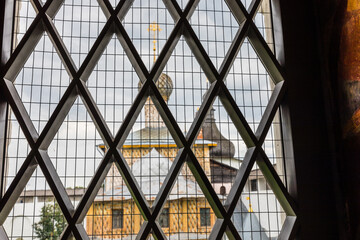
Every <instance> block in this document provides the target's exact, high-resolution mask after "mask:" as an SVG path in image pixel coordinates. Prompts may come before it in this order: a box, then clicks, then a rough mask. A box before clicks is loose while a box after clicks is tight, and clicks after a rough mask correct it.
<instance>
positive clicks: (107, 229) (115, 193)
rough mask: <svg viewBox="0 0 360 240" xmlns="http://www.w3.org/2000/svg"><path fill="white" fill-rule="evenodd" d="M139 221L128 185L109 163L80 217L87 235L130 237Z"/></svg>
mask: <svg viewBox="0 0 360 240" xmlns="http://www.w3.org/2000/svg"><path fill="white" fill-rule="evenodd" d="M115 171H116V172H115ZM143 221H144V220H143V217H142V215H141V213H140V210H139V209H138V207H137V205H136V203H135V201H134V199H133V198H132V196H131V194H130V191H129V189H128V188H127V187H126V184H125V182H124V180H123V178H122V177H121V176H120V175H119V173H118V171H117V169H116V168H115V166H114V165H113V167H112V168H111V169H110V171H109V173H108V174H107V177H106V181H105V182H104V184H103V185H102V187H101V188H100V190H99V192H98V193H97V195H96V197H95V199H94V201H93V203H92V205H91V207H90V209H89V211H88V212H87V215H86V218H85V220H84V223H83V224H84V226H85V229H86V232H87V234H88V236H89V237H90V239H92V238H100V239H106V238H113V239H134V238H135V237H136V235H137V233H138V232H139V230H140V226H141V224H142V223H143Z"/></svg>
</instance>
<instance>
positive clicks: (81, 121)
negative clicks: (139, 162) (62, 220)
mask: <svg viewBox="0 0 360 240" xmlns="http://www.w3.org/2000/svg"><path fill="white" fill-rule="evenodd" d="M102 142H103V141H102V139H101V137H100V135H99V134H98V132H97V130H96V127H95V125H94V123H93V122H92V120H91V118H90V116H89V114H88V112H87V110H86V108H85V106H84V105H83V103H82V101H81V99H80V98H79V99H78V100H77V101H75V103H74V105H73V106H72V107H71V109H70V112H69V114H68V116H67V117H66V118H65V120H64V122H63V124H62V125H61V127H60V128H59V131H58V132H57V134H56V136H55V138H54V140H53V141H52V142H51V144H50V146H49V149H48V153H49V156H50V159H51V161H52V163H53V165H54V167H55V168H56V171H57V173H58V174H59V177H60V180H61V181H62V183H63V185H64V186H65V188H66V189H67V190H69V191H70V190H75V192H77V190H79V192H81V194H80V196H82V194H83V193H84V190H85V188H86V187H87V186H88V184H89V182H90V180H91V178H92V177H93V176H94V174H95V171H96V169H97V167H98V165H99V163H100V161H101V159H102V154H103V152H102V151H101V149H100V148H99V145H101V144H102ZM76 199H77V198H71V200H72V201H73V204H74V205H76V204H77V203H78V201H76Z"/></svg>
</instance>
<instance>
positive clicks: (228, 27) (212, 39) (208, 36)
mask: <svg viewBox="0 0 360 240" xmlns="http://www.w3.org/2000/svg"><path fill="white" fill-rule="evenodd" d="M190 23H191V26H192V28H193V29H194V31H195V33H196V35H197V37H198V38H199V40H200V42H201V44H202V45H203V47H204V48H205V50H206V52H207V53H208V55H209V57H210V59H211V60H212V62H213V64H214V65H215V67H216V68H219V67H220V66H221V63H222V62H223V60H224V57H225V55H226V53H227V51H228V49H229V47H230V45H231V43H232V41H233V40H234V38H235V35H236V33H237V31H238V29H239V25H238V23H237V21H236V19H235V18H234V16H233V15H232V13H231V12H230V11H229V8H228V6H227V5H226V3H225V1H209V0H200V2H199V5H198V6H197V8H196V10H195V12H194V14H193V15H192V17H191V18H190Z"/></svg>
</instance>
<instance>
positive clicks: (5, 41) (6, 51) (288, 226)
mask: <svg viewBox="0 0 360 240" xmlns="http://www.w3.org/2000/svg"><path fill="white" fill-rule="evenodd" d="M55 2H57V3H58V2H60V1H55ZM254 2H255V4H256V3H257V4H258V2H259V1H254ZM227 3H228V4H229V6H231V8H232V9H233V13H235V15H236V16H237V17H238V18H242V20H244V19H245V18H249V16H247V15H245V16H244V15H243V14H242V13H240V12H242V11H244V9H241V7H240V8H239V5H238V4H237V1H235V0H227ZM1 4H3V5H4V7H3V8H1V9H2V11H1V14H0V17H1V19H2V20H3V24H1V25H2V26H1V29H0V30H1V40H2V42H1V50H2V51H1V66H2V67H4V66H5V64H6V62H7V61H8V60H9V59H10V53H11V52H12V46H11V45H12V30H13V29H12V26H13V14H14V7H15V1H14V0H5V1H2V3H1ZM277 4H278V1H274V3H273V6H277ZM35 5H36V4H35ZM45 5H46V4H45ZM278 5H279V4H278ZM36 7H37V8H39V11H42V10H41V6H39V5H36ZM104 7H105V6H104ZM273 9H274V7H273ZM275 9H277V8H276V7H275ZM46 11H47V12H46V14H49V15H51V14H55V11H56V6H54V5H51V6H50V7H49V8H48V9H47V10H46ZM169 11H171V13H172V15H173V16H174V18H178V19H180V16H179V12H177V11H178V9H176V8H170V9H169ZM254 13H255V12H250V14H254ZM110 15H111V13H110ZM180 15H182V14H180ZM185 17H186V16H185ZM272 17H273V19H278V20H280V16H279V12H277V11H275V13H274V12H273V16H272ZM246 22H247V23H250V22H251V20H250V19H248V20H246ZM274 22H276V21H274ZM47 24H49V22H47V23H45V25H46V27H47V28H49V25H47ZM280 26H281V20H280ZM50 28H51V26H50ZM274 31H275V32H276V31H277V29H275V30H274ZM179 32H180V31H179ZM182 34H184V33H182ZM192 34H193V33H192V32H185V34H184V35H187V36H188V37H189V38H191V37H194V36H193V35H192ZM248 34H256V32H255V33H254V32H252V33H248ZM176 37H177V36H173V38H176ZM275 39H276V38H275ZM192 40H193V39H192ZM258 40H259V42H257V41H255V42H252V43H253V44H254V45H257V48H256V50H257V51H258V54H259V55H261V56H262V57H263V60H264V61H267V64H270V65H271V64H273V63H274V60H276V59H274V58H273V59H272V58H269V56H268V55H267V54H269V49H267V48H266V46H265V44H266V43H264V42H261V39H258ZM189 41H190V40H189ZM197 45H198V43H197V42H196V41H195V42H191V41H190V47H192V48H193V51H195V55H197V56H198V58H200V62H203V64H204V65H207V62H208V61H209V60H208V59H206V58H205V59H204V58H203V57H204V55H202V54H203V53H201V51H200V52H199V49H198V48H197V47H198V46H197ZM281 46H282V45H281V44H280V49H279V51H280V52H281V51H282V50H283V48H282V47H281ZM58 47H59V46H58ZM133 50H134V49H131V47H130V51H133ZM60 53H61V55H62V56H66V53H65V52H62V51H61V50H60ZM164 58H166V53H164V54H162V55H160V57H159V59H164ZM132 60H134V61H136V59H132ZM20 64H21V63H20ZM159 64H160V65H163V64H164V63H159ZM159 64H157V65H156V64H155V66H156V67H157V68H160V67H161V66H160V65H159ZM272 67H273V68H272V69H270V70H271V71H273V74H280V75H281V73H278V72H277V71H278V70H279V69H277V67H279V66H272ZM268 70H269V69H268ZM206 72H207V73H208V74H209V75H210V76H211V78H210V79H209V80H210V81H211V82H213V81H214V78H213V77H214V76H213V73H211V69H206ZM152 74H153V77H154V79H157V78H156V76H157V75H159V74H160V72H159V71H154V72H153V73H152ZM2 77H4V76H2ZM215 79H216V77H215ZM146 84H147V85H146ZM145 85H146V86H147V87H148V88H152V87H153V86H155V85H154V84H153V83H151V81H146V82H145V84H144V86H145ZM219 86H220V85H219ZM219 86H218V88H219ZM80 88H81V86H80ZM143 88H144V87H143ZM279 88H280V89H281V87H279ZM152 89H153V91H155V92H154V95H155V96H151V97H155V98H157V99H160V97H159V96H158V95H159V93H158V92H156V90H155V89H154V88H152ZM80 92H82V94H85V95H86V89H81V90H80ZM214 93H215V91H213V92H209V94H208V95H207V96H206V97H205V99H207V98H209V97H212V96H213V95H211V94H214ZM145 94H146V93H145V90H143V91H142V92H140V95H142V96H143V99H146V97H145ZM222 94H225V95H228V94H229V93H222ZM3 96H5V97H3ZM12 97H13V95H11V92H6V94H3V95H2V96H1V97H0V154H1V158H2V159H1V164H0V170H1V173H2V177H1V180H0V183H1V185H2V187H1V190H0V191H1V196H2V199H1V200H2V201H3V202H4V204H5V205H6V204H8V205H6V207H5V209H7V210H3V211H2V212H1V213H0V215H1V214H3V215H2V218H0V219H2V220H3V221H4V220H5V219H6V216H7V211H8V209H9V208H10V209H11V204H13V203H14V200H12V201H9V199H10V198H15V201H16V199H17V197H16V196H17V195H18V194H19V193H18V191H19V190H17V191H15V190H16V189H15V188H10V189H9V191H8V195H6V194H5V193H4V187H5V186H4V184H3V179H4V169H5V167H6V166H5V150H6V147H5V146H6V144H5V141H6V131H7V119H8V112H9V110H8V109H9V106H8V103H11V104H13V106H17V104H18V103H17V102H16V101H15V100H14V101H15V102H11V101H10V99H12ZM89 101H90V100H89ZM224 101H226V99H224ZM140 102H141V101H140ZM156 103H157V104H158V105H157V108H158V109H162V110H164V107H165V106H164V105H161V104H162V103H161V102H160V103H158V102H156ZM226 103H227V104H229V105H226V106H228V107H229V109H230V106H232V105H234V103H233V102H231V101H230V102H226ZM135 104H136V103H134V105H135ZM273 104H278V103H277V102H276V101H275V102H273ZM208 107H209V105H207V104H205V105H203V106H202V107H201V108H200V114H199V116H200V118H202V119H203V118H204V113H206V111H207V109H208ZM280 109H281V112H283V111H282V110H283V108H282V106H281V105H280ZM14 110H15V111H17V114H18V116H20V117H23V114H24V113H23V112H21V109H16V107H15V109H14ZM137 111H138V109H137V108H135V107H134V109H133V110H132V112H130V115H131V114H135V113H136V112H137ZM160 113H161V115H162V117H163V118H164V120H165V122H166V123H168V124H170V125H171V124H172V123H173V124H174V119H172V118H171V117H169V115H167V114H169V112H168V113H167V112H166V110H165V112H164V111H160ZM92 114H95V115H96V112H92ZM236 114H238V112H236V111H234V109H233V110H232V112H231V113H230V116H231V117H232V118H233V121H234V120H235V121H239V120H240V121H241V119H239V118H238V116H236ZM281 115H282V116H281V118H282V119H283V118H284V114H283V113H282V114H281ZM285 115H286V112H285ZM285 117H287V116H285ZM21 119H22V120H23V121H20V125H23V126H24V127H27V125H28V124H29V120H30V119H26V116H25V118H21ZM129 120H130V119H129ZM30 122H31V120H30ZM199 122H200V121H199ZM270 123H271V122H270ZM170 125H167V126H168V127H170V129H169V130H170V132H171V133H172V134H173V135H174V136H176V137H175V138H174V140H175V141H176V142H177V144H179V145H181V146H183V147H185V148H189V147H190V146H187V143H185V139H182V136H181V134H180V135H179V132H177V131H178V130H177V129H176V128H174V126H173V125H172V126H170ZM174 125H175V124H174ZM264 127H265V128H266V127H268V126H266V124H265V126H264ZM282 127H283V129H284V128H285V129H288V128H289V127H290V125H289V124H288V123H287V122H286V121H284V122H283V121H282ZM48 131H49V134H50V135H52V134H54V133H53V132H52V131H53V130H51V129H48ZM283 132H284V131H283ZM285 132H286V131H285ZM33 134H34V133H33V132H31V131H29V132H27V133H26V134H25V135H26V137H27V138H28V140H29V139H32V138H33V137H34V136H33ZM191 134H192V133H191ZM35 135H36V134H35ZM245 135H246V133H245ZM289 136H291V135H289ZM245 138H251V136H245ZM47 140H49V139H47ZM287 140H288V138H286V141H287ZM286 141H285V146H284V148H285V150H284V152H285V157H284V158H285V163H286V171H287V172H286V175H287V177H289V178H290V180H291V185H290V187H289V185H288V189H289V192H290V195H293V196H294V195H295V194H294V193H296V176H295V171H294V162H293V159H294V158H293V157H291V156H293V153H292V148H291V143H288V142H287V143H286ZM34 144H35V143H33V144H30V145H32V147H34V146H35V145H34ZM287 144H290V145H287ZM37 147H39V146H37ZM37 150H38V149H37ZM110 150H111V149H110ZM251 150H252V151H258V150H257V147H255V148H254V149H251ZM36 154H38V155H37V157H39V158H41V157H42V155H41V154H43V152H37V153H36ZM289 156H290V157H289ZM31 163H33V162H31ZM193 163H194V164H195V170H194V171H195V172H196V173H197V174H194V175H195V177H196V178H197V179H196V180H197V181H199V182H202V184H204V181H205V185H201V186H205V188H207V189H210V188H211V187H210V186H208V183H207V182H206V179H205V178H204V175H203V173H201V171H200V172H199V167H198V166H197V165H196V161H195V162H193ZM29 164H30V163H29ZM120 164H123V162H120ZM264 167H265V168H270V175H273V174H274V172H271V171H273V169H272V168H271V166H269V165H266V166H264ZM45 168H46V167H45ZM26 170H28V169H24V175H23V176H22V179H19V181H18V182H19V183H21V182H23V181H21V180H24V179H26V178H28V177H29V176H31V175H32V172H26ZM47 170H49V169H47ZM45 175H46V177H47V180H48V181H49V179H50V180H51V181H50V186H51V188H52V190H55V191H54V195H55V198H56V199H57V200H60V202H59V205H60V207H61V209H62V211H63V213H64V215H65V217H66V219H67V221H68V222H72V220H71V219H72V216H71V214H70V212H71V211H70V206H69V204H68V203H67V202H66V201H65V200H64V199H65V196H66V195H67V194H66V192H65V193H64V192H63V191H62V189H61V188H60V187H59V186H58V185H57V184H56V181H54V179H53V178H54V177H55V175H57V174H56V171H55V172H54V171H53V170H49V171H48V172H47V174H45ZM205 177H206V176H205ZM270 177H271V176H270ZM97 180H99V178H98V179H97ZM129 180H131V181H130V183H129V184H130V185H132V184H133V183H134V182H135V181H133V179H131V178H130V179H129ZM240 180H241V179H240ZM272 180H273V184H275V185H279V184H280V185H281V183H280V180H279V179H276V178H275V180H274V179H272ZM98 182H99V181H98ZM94 184H95V183H94ZM133 186H135V185H133ZM96 187H100V186H97V185H96ZM20 190H21V189H20ZM135 190H136V187H135ZM277 190H278V192H277V193H278V194H280V195H282V196H283V197H284V198H285V199H286V200H285V201H286V202H288V205H289V208H292V210H294V209H293V208H295V204H294V203H293V200H292V199H291V198H290V195H287V194H288V193H287V192H286V191H285V192H284V188H282V189H281V188H280V189H277ZM134 194H135V196H136V197H135V198H136V199H137V200H139V199H141V198H142V196H141V193H139V192H137V191H135V193H134ZM206 197H208V198H214V197H215V195H214V194H213V193H210V195H207V196H206ZM211 203H212V204H213V205H212V207H213V208H215V210H216V212H217V214H219V211H220V212H221V210H219V209H218V208H219V207H220V205H219V204H220V203H213V202H211ZM140 205H141V203H140ZM216 205H217V206H216ZM290 205H291V206H290ZM143 206H144V205H143ZM143 206H141V207H142V210H144V208H143ZM158 208H159V209H161V208H160V207H158ZM158 208H155V212H156V211H157V214H158V212H159V210H158ZM220 209H221V208H220ZM144 214H149V213H144ZM223 214H224V213H223ZM149 216H151V215H149ZM155 216H156V215H155ZM296 221H297V218H296V216H290V217H289V218H287V220H286V221H285V225H284V227H283V230H282V233H281V234H282V235H283V236H284V237H287V236H288V237H290V236H292V234H293V232H294V229H295V228H294V226H295V223H296ZM225 223H226V224H231V223H230V222H228V221H225ZM71 228H72V230H70V231H75V235H76V238H79V239H81V238H82V237H81V230H79V229H77V228H78V226H77V225H74V226H71ZM0 229H1V230H0V234H2V232H4V230H3V228H0ZM221 229H222V228H221ZM158 230H159V229H156V228H155V229H154V233H153V234H155V235H157V236H161V233H159V232H157V231H158ZM216 231H217V229H216ZM219 231H220V230H219ZM221 231H224V229H223V230H221ZM227 233H228V232H227ZM233 234H235V233H233Z"/></svg>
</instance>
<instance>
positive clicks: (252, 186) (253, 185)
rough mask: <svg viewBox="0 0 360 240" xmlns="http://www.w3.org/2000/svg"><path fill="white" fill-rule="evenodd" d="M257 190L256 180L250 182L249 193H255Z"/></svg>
mask: <svg viewBox="0 0 360 240" xmlns="http://www.w3.org/2000/svg"><path fill="white" fill-rule="evenodd" d="M257 190H258V183H257V179H252V180H250V191H252V192H253V191H257Z"/></svg>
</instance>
